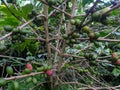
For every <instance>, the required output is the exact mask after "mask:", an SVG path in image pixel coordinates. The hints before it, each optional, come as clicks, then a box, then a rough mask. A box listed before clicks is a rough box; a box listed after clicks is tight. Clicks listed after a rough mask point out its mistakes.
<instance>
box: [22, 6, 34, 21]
mask: <svg viewBox="0 0 120 90" xmlns="http://www.w3.org/2000/svg"><path fill="white" fill-rule="evenodd" d="M32 9H33V5H32V4H27V5H25V6H23V7H22V14H23V17H24V18H26V19H27V17H28V14H29V13H30V12H31V11H32Z"/></svg>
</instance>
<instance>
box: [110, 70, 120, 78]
mask: <svg viewBox="0 0 120 90" xmlns="http://www.w3.org/2000/svg"><path fill="white" fill-rule="evenodd" d="M112 74H113V75H114V76H116V77H117V76H119V75H120V69H117V68H114V69H113V71H112Z"/></svg>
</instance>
